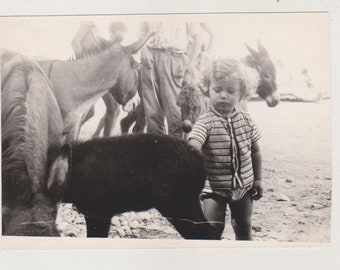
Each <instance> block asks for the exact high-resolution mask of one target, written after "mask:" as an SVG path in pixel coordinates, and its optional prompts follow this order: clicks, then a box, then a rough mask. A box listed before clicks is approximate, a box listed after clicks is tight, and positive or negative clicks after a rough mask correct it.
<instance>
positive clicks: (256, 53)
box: [245, 43, 261, 59]
mask: <svg viewBox="0 0 340 270" xmlns="http://www.w3.org/2000/svg"><path fill="white" fill-rule="evenodd" d="M245 46H246V48H247V49H248V51H249V52H250V54H251V56H253V57H254V58H255V59H260V58H261V55H260V54H259V53H258V52H257V51H255V50H254V49H252V48H250V47H249V46H248V44H247V43H245Z"/></svg>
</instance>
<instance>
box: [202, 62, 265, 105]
mask: <svg viewBox="0 0 340 270" xmlns="http://www.w3.org/2000/svg"><path fill="white" fill-rule="evenodd" d="M230 78H234V79H238V80H239V81H240V85H241V87H240V91H241V97H240V100H246V99H248V98H249V97H251V96H252V95H253V94H254V93H255V91H256V88H257V86H258V79H259V76H258V74H257V73H256V72H255V71H254V70H252V69H251V68H249V67H247V66H246V65H245V64H244V63H242V62H240V61H238V60H234V59H230V58H217V59H215V60H212V61H210V63H209V64H208V66H207V68H206V69H205V70H204V71H203V85H204V87H205V88H206V89H207V90H208V94H209V87H210V82H211V80H212V79H214V80H217V81H220V80H225V81H227V80H229V79H230Z"/></svg>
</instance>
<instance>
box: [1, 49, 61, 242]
mask: <svg viewBox="0 0 340 270" xmlns="http://www.w3.org/2000/svg"><path fill="white" fill-rule="evenodd" d="M3 52H4V54H1V136H2V234H3V235H16V236H59V232H58V230H57V228H56V224H55V220H56V216H57V203H56V202H55V201H54V200H53V199H51V197H50V196H49V195H48V193H47V181H46V180H47V171H48V164H49V155H48V153H49V149H52V148H53V146H55V147H60V145H62V144H63V143H64V136H63V135H62V131H63V120H62V116H61V113H60V109H59V105H58V102H57V99H56V98H55V96H54V93H53V92H52V89H51V88H52V87H51V85H50V83H49V81H48V79H47V78H46V76H45V74H44V72H43V71H42V70H41V68H40V67H39V66H38V65H37V63H36V62H34V61H32V60H30V59H28V58H26V57H24V56H21V55H17V54H15V55H16V56H13V55H14V54H13V53H11V52H9V51H3ZM50 153H51V152H50ZM51 157H52V156H51Z"/></svg>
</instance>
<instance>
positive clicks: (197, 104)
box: [177, 41, 280, 134]
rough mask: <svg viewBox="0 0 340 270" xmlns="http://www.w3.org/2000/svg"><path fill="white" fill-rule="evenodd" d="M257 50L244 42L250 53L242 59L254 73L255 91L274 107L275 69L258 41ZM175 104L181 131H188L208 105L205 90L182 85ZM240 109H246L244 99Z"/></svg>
mask: <svg viewBox="0 0 340 270" xmlns="http://www.w3.org/2000/svg"><path fill="white" fill-rule="evenodd" d="M257 47H258V52H257V51H255V50H254V49H252V48H250V47H249V46H248V45H247V44H246V48H247V49H248V51H249V52H250V55H248V56H246V57H245V58H244V59H243V60H242V61H243V62H244V64H245V65H246V66H247V67H249V72H250V74H253V75H254V78H253V80H255V81H254V82H253V85H254V87H255V88H256V89H255V91H256V93H257V94H258V95H259V96H260V97H261V98H262V99H264V100H265V101H266V103H267V105H268V106H269V107H275V106H276V105H278V103H279V102H280V95H279V94H278V91H277V85H276V70H275V66H274V64H273V62H272V61H271V59H270V57H269V54H268V51H267V50H266V49H265V48H264V47H263V45H262V44H261V42H260V41H258V43H257ZM177 105H178V106H179V107H180V109H181V116H182V120H183V131H184V133H185V134H187V133H189V132H190V131H191V129H192V126H193V124H194V123H195V121H196V119H197V117H198V116H199V115H200V114H202V113H203V112H205V111H206V110H207V109H208V107H209V100H208V97H207V90H206V89H204V86H202V85H187V86H184V87H183V88H182V89H181V91H180V93H179V95H178V98H177ZM241 109H244V110H247V103H246V101H245V102H243V103H241Z"/></svg>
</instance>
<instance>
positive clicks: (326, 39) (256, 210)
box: [0, 10, 337, 269]
mask: <svg viewBox="0 0 340 270" xmlns="http://www.w3.org/2000/svg"><path fill="white" fill-rule="evenodd" d="M330 21H331V16H330V14H329V12H326V11H322V10H320V11H317V10H316V11H313V12H310V11H309V12H306V11H299V10H297V11H295V12H237V13H232V12H206V13H204V12H200V13H186V12H183V13H176V12H175V13H168V14H166V13H150V14H145V13H144V14H143V13H141V14H138V13H137V14H136V13H134V14H132V13H131V14H102V15H101V14H73V15H68V14H65V15H62V14H60V15H59V14H58V15H48V14H46V15H39V16H34V15H30V16H26V15H20V16H19V15H17V16H16V15H13V16H0V33H1V39H0V59H1V60H0V62H1V69H0V71H1V140H2V157H1V161H2V166H1V170H2V171H1V173H2V174H1V179H2V181H1V190H2V193H1V194H2V195H1V205H2V208H1V216H2V218H1V235H2V237H1V242H2V249H5V250H6V249H8V250H22V249H27V250H32V249H33V250H35V249H53V247H57V249H61V250H62V249H70V248H71V249H84V248H85V249H87V248H88V249H92V248H104V249H110V248H118V249H119V248H148V247H149V248H150V247H151V248H155V249H157V248H178V247H181V248H184V249H185V248H194V247H195V246H197V247H200V248H207V247H210V248H214V247H215V248H216V247H217V248H227V247H229V248H230V247H238V248H240V247H248V248H256V247H271V248H277V247H286V246H288V247H289V246H290V247H291V248H297V247H309V248H327V247H330V246H331V245H332V227H333V224H332V220H333V214H334V203H333V202H334V198H333V197H334V196H336V194H334V192H333V186H334V181H337V179H334V173H333V170H334V166H336V163H334V159H333V158H332V154H334V151H335V149H334V148H333V142H332V128H333V131H334V126H333V124H332V118H333V115H332V106H334V105H333V104H334V101H333V94H332V93H333V89H332V76H331V74H332V72H331V61H332V59H331V58H332V55H331V39H332V37H331V28H330ZM333 136H334V135H333ZM78 241H79V242H78ZM49 243H55V244H53V247H52V245H51V246H49V245H50V244H49ZM93 243H95V246H93ZM292 269H295V268H292ZM300 269H301V268H300ZM332 269H333V268H332Z"/></svg>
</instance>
